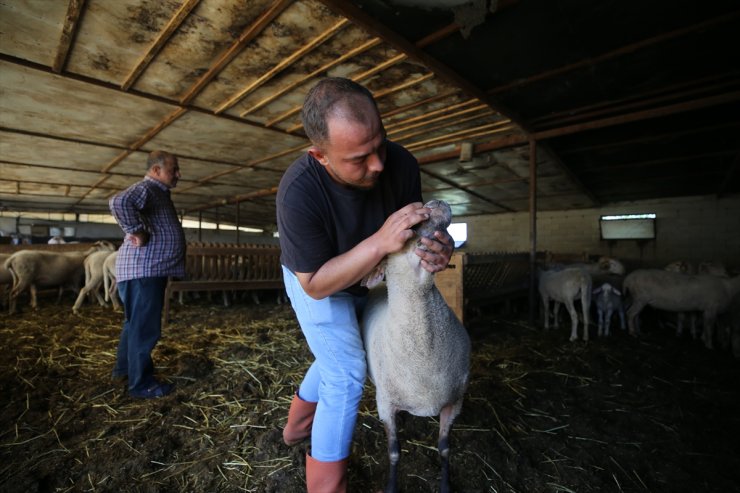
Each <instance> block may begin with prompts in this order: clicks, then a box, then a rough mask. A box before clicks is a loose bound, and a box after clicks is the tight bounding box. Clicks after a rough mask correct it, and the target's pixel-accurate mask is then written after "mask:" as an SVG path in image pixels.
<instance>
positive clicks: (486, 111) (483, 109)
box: [386, 104, 509, 134]
mask: <svg viewBox="0 0 740 493" xmlns="http://www.w3.org/2000/svg"><path fill="white" fill-rule="evenodd" d="M445 109H446V108H445ZM471 113H480V114H479V115H478V117H480V116H483V115H496V114H497V113H495V112H494V111H493V110H492V109H491V107H490V106H488V105H487V104H479V105H476V106H473V107H472V108H465V109H462V110H459V111H454V112H452V113H449V114H446V115H441V116H437V117H436V118H434V117H433V115H420V116H422V117H427V120H422V121H419V118H415V120H416V123H409V124H408V125H402V126H399V127H398V128H392V129H391V130H390V131H389V132H388V133H393V134H398V133H399V132H406V131H407V130H413V129H415V128H419V127H426V126H429V125H434V124H435V123H439V122H446V121H449V120H454V119H456V118H458V117H463V116H465V115H470V114H471ZM506 121H507V122H508V121H509V120H506ZM400 123H401V124H405V123H406V121H403V122H400ZM450 125H454V123H451V124H450ZM386 130H388V128H386Z"/></svg>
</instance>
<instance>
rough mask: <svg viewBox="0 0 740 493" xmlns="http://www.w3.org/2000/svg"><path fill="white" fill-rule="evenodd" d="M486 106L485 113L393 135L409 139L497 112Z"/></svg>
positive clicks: (396, 138)
mask: <svg viewBox="0 0 740 493" xmlns="http://www.w3.org/2000/svg"><path fill="white" fill-rule="evenodd" d="M484 107H485V110H486V111H485V112H484V113H479V114H476V115H471V116H468V117H465V118H459V119H456V120H454V121H451V122H450V121H446V120H445V121H440V122H438V123H436V124H435V125H429V126H422V128H420V129H418V130H416V131H415V132H410V133H405V134H401V135H399V134H396V133H393V134H392V136H391V137H392V140H393V141H394V142H403V141H408V139H411V138H414V137H416V136H417V135H424V134H427V135H428V134H429V133H431V132H433V131H435V130H439V129H441V128H447V127H454V126H455V125H462V124H463V123H467V122H471V121H475V120H478V119H480V118H485V117H488V116H490V115H492V114H495V113H493V110H492V109H491V108H489V107H488V106H486V105H484ZM496 123H500V124H502V125H506V124H508V123H511V122H510V121H509V120H501V121H498V122H496Z"/></svg>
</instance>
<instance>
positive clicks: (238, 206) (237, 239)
mask: <svg viewBox="0 0 740 493" xmlns="http://www.w3.org/2000/svg"><path fill="white" fill-rule="evenodd" d="M241 204H242V203H241V202H237V203H236V244H237V245H238V244H239V209H240V208H241Z"/></svg>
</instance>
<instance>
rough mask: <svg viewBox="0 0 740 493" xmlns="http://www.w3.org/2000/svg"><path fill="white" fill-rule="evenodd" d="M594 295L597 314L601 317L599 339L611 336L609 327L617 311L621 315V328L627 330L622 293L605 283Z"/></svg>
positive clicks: (595, 290)
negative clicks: (603, 336)
mask: <svg viewBox="0 0 740 493" xmlns="http://www.w3.org/2000/svg"><path fill="white" fill-rule="evenodd" d="M593 295H594V298H593V299H594V302H595V303H596V313H597V315H598V317H599V332H598V334H599V337H601V336H602V335H607V336H608V335H609V326H610V325H611V320H612V315H613V314H614V312H615V311H616V312H617V313H618V314H619V321H620V328H621V329H622V330H625V329H626V328H627V327H626V324H625V318H624V303H623V302H622V293H621V292H620V291H619V290H618V289H617V288H615V287H614V286H612V285H611V284H609V283H608V282H605V283H604V284H602V285H601V286H599V287H598V288H596V289H594V291H593Z"/></svg>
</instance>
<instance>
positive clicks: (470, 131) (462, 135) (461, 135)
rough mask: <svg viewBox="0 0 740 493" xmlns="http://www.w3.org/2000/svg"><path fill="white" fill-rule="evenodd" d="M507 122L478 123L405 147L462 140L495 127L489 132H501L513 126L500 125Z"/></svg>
mask: <svg viewBox="0 0 740 493" xmlns="http://www.w3.org/2000/svg"><path fill="white" fill-rule="evenodd" d="M508 123H510V122H496V123H488V124H486V125H480V126H478V127H474V128H466V129H465V130H460V131H457V132H452V133H449V134H447V135H442V136H439V137H432V138H431V139H426V140H420V141H418V142H413V143H411V144H408V145H406V146H405V147H407V148H408V149H409V150H412V149H411V148H414V149H416V148H417V147H420V146H423V145H425V144H435V145H436V143H437V142H439V141H447V140H449V139H453V141H454V140H463V139H466V138H470V137H471V136H472V135H475V134H477V133H479V132H484V133H487V132H488V131H489V130H493V129H496V131H495V132H491V133H497V132H503V131H506V130H511V129H512V128H513V126H511V125H509V126H505V127H502V125H507V124H508Z"/></svg>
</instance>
